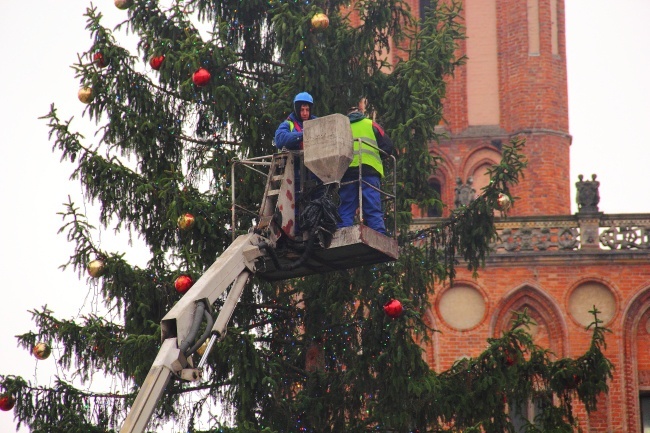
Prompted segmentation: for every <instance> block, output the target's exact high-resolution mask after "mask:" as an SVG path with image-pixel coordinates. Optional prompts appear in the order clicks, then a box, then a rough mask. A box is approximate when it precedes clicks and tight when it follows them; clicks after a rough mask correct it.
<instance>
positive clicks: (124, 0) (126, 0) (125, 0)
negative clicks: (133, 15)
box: [115, 0, 133, 10]
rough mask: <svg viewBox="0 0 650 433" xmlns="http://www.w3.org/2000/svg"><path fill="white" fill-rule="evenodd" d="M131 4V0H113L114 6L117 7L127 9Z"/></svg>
mask: <svg viewBox="0 0 650 433" xmlns="http://www.w3.org/2000/svg"><path fill="white" fill-rule="evenodd" d="M131 6H133V0H115V7H116V8H118V9H122V10H124V9H128V8H130V7H131Z"/></svg>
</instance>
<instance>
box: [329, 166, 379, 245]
mask: <svg viewBox="0 0 650 433" xmlns="http://www.w3.org/2000/svg"><path fill="white" fill-rule="evenodd" d="M363 180H364V181H365V182H367V183H368V184H370V185H372V186H374V187H375V188H377V189H379V187H380V181H381V179H380V178H379V176H378V175H364V176H363ZM365 182H363V183H362V184H361V185H362V186H361V196H362V200H363V221H364V223H365V224H366V225H367V226H368V227H370V228H371V229H373V230H375V231H377V232H379V233H381V234H384V235H385V234H386V226H385V224H384V212H383V210H382V209H381V194H380V193H379V191H377V190H375V189H373V188H371V187H370V186H368V185H366V183H365ZM339 198H340V199H341V204H340V205H339V215H340V217H341V222H340V223H339V225H338V227H339V228H341V227H349V226H351V225H352V224H353V222H354V214H355V213H356V211H357V209H358V208H359V184H358V183H357V182H353V183H350V184H347V185H341V188H339Z"/></svg>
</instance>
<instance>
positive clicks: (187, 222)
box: [178, 213, 194, 230]
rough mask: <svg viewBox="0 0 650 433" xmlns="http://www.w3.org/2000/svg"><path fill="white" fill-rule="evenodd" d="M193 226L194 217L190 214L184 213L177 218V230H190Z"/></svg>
mask: <svg viewBox="0 0 650 433" xmlns="http://www.w3.org/2000/svg"><path fill="white" fill-rule="evenodd" d="M193 225H194V215H192V214H191V213H186V214H184V215H181V216H179V217H178V228H179V229H181V230H187V229H190V228H192V226H193Z"/></svg>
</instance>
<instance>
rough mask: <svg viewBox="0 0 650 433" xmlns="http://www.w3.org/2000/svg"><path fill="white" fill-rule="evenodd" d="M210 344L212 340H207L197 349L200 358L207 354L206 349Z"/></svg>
mask: <svg viewBox="0 0 650 433" xmlns="http://www.w3.org/2000/svg"><path fill="white" fill-rule="evenodd" d="M209 342H210V340H205V341H204V342H203V344H202V345H200V346H199V348H198V349H196V353H197V354H198V355H199V356H203V354H204V353H205V349H207V348H208V343H209Z"/></svg>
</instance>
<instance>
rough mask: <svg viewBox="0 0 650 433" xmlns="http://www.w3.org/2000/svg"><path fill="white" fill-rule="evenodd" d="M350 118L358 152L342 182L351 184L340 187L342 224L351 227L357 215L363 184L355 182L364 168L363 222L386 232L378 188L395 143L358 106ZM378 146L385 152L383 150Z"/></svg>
mask: <svg viewBox="0 0 650 433" xmlns="http://www.w3.org/2000/svg"><path fill="white" fill-rule="evenodd" d="M348 118H349V119H350V127H351V128H352V138H354V140H355V141H354V152H355V153H354V159H353V160H352V162H351V163H350V166H349V167H348V169H347V170H346V172H345V174H344V175H343V179H342V180H341V182H342V183H345V182H351V183H348V184H346V185H341V188H340V189H339V197H340V199H341V204H340V205H339V215H340V217H341V222H340V223H339V224H338V227H339V228H341V227H348V226H351V225H352V223H353V222H354V215H355V213H356V211H357V209H358V208H359V184H358V182H353V181H355V180H357V179H358V178H359V170H361V179H362V181H363V182H362V186H361V191H362V192H361V195H362V200H363V221H364V223H365V224H366V225H367V226H368V227H370V228H371V229H373V230H375V231H377V232H379V233H381V234H384V235H385V234H386V225H385V224H384V212H383V210H382V207H381V194H380V193H379V191H378V190H380V189H381V178H383V177H384V166H383V164H382V159H383V158H385V157H386V156H389V155H392V154H393V152H394V145H393V142H392V140H391V139H390V137H389V136H388V134H386V132H385V131H384V129H383V128H382V127H381V126H379V124H378V123H376V122H373V121H372V120H371V119H368V118H367V117H366V116H365V115H364V114H363V113H362V112H361V110H359V108H358V107H356V106H354V107H352V108H350V109H349V110H348ZM358 138H363V139H365V140H367V141H369V142H370V143H372V145H368V144H365V143H363V142H362V143H359V140H357V139H358ZM378 149H381V150H382V151H383V152H385V153H381V152H379V150H378ZM359 151H360V152H361V153H362V154H363V155H362V158H361V165H362V166H361V167H360V166H359V165H360V164H359V163H360V161H359ZM375 188H376V189H375Z"/></svg>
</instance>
